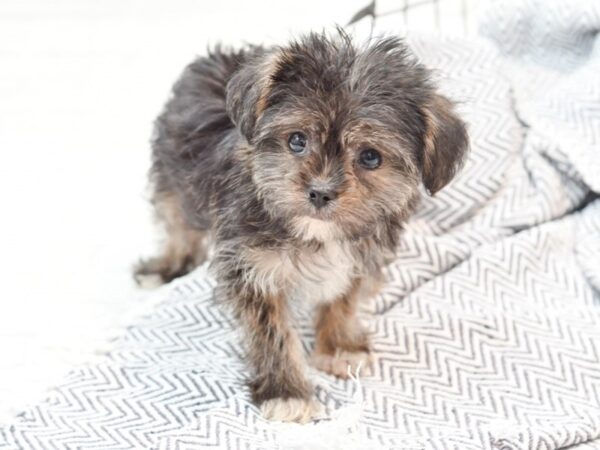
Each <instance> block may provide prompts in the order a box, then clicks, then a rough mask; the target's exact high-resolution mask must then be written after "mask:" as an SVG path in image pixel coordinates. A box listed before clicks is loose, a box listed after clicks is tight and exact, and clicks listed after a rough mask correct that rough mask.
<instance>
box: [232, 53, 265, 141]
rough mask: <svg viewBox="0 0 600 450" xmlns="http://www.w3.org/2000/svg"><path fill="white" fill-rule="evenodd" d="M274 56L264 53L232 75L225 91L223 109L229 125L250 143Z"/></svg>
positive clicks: (262, 107) (262, 105) (262, 109)
mask: <svg viewBox="0 0 600 450" xmlns="http://www.w3.org/2000/svg"><path fill="white" fill-rule="evenodd" d="M276 68H277V55H276V54H267V55H263V56H260V57H258V58H257V59H255V60H253V61H250V62H247V63H245V64H244V65H242V67H241V68H240V69H238V71H237V72H235V73H234V74H233V76H232V77H231V79H230V80H229V82H228V83H227V87H226V89H225V95H226V100H225V107H226V110H227V114H228V115H229V117H230V118H231V120H232V122H233V123H234V124H235V125H236V126H237V127H238V128H239V130H240V131H241V132H242V134H243V135H244V136H245V137H246V139H248V141H250V140H251V139H252V136H253V134H254V126H255V125H256V121H257V120H258V118H259V117H260V116H261V114H262V113H263V112H264V110H265V109H266V107H267V99H268V94H269V91H270V88H271V83H272V73H273V72H274V71H275V70H276Z"/></svg>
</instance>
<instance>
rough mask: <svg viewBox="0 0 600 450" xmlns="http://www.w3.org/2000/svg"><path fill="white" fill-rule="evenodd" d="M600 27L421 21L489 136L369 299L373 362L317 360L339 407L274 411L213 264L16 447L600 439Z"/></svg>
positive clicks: (548, 443)
mask: <svg viewBox="0 0 600 450" xmlns="http://www.w3.org/2000/svg"><path fill="white" fill-rule="evenodd" d="M599 29H600V7H599V6H598V4H597V2H593V1H590V2H589V3H584V2H582V3H577V4H576V3H575V2H557V1H546V0H544V1H542V0H527V1H514V2H507V1H500V2H494V3H493V4H492V8H491V9H489V10H488V12H487V14H486V15H484V17H483V23H482V33H483V34H484V35H485V37H486V39H482V40H481V42H478V43H473V42H466V41H460V40H442V41H440V40H432V39H430V38H429V39H427V38H421V37H411V38H409V39H408V42H409V44H410V46H411V47H412V48H413V50H414V51H415V53H416V54H417V55H418V56H419V57H420V59H422V60H423V61H424V62H425V63H426V64H428V65H429V66H432V67H435V68H437V69H438V73H439V75H440V78H441V83H442V85H443V88H444V90H445V91H446V92H447V93H448V95H450V96H451V97H452V98H454V99H456V100H457V101H458V102H459V104H460V109H461V112H462V114H463V115H464V117H465V119H466V120H467V121H468V123H469V129H470V135H471V139H472V151H471V155H470V158H469V160H468V163H467V165H466V167H465V169H464V171H463V172H462V173H461V175H460V177H459V178H458V179H457V180H456V181H455V182H454V183H453V184H452V185H451V186H450V187H448V188H447V189H445V190H443V191H442V192H441V193H440V194H439V195H437V196H436V197H435V198H425V200H424V202H423V204H422V206H421V208H420V210H419V212H418V214H417V215H416V216H415V217H414V218H413V220H412V221H411V222H410V223H409V224H408V226H407V228H406V233H405V235H404V239H403V241H402V244H401V247H400V249H399V255H398V259H397V260H396V262H395V263H393V264H392V265H391V266H390V267H389V269H388V271H387V279H388V282H387V284H386V286H385V288H384V289H383V291H382V292H381V294H380V295H379V296H378V297H377V298H376V299H374V301H373V302H372V303H371V304H370V305H368V307H367V309H366V310H365V311H363V317H364V319H365V321H366V323H368V324H369V326H370V328H371V331H372V334H373V343H374V350H375V355H376V360H375V368H374V374H373V375H372V376H371V377H369V378H365V379H360V380H354V381H353V380H346V381H342V380H337V379H334V378H331V377H329V376H327V375H324V374H322V373H319V372H316V371H315V372H312V373H311V377H312V378H313V380H314V383H315V385H316V386H317V396H318V398H319V400H320V401H321V402H322V403H323V404H324V405H325V406H326V408H327V410H328V411H329V417H328V418H326V419H324V420H322V421H320V422H319V423H317V424H312V425H306V426H300V425H289V426H288V425H286V426H283V425H278V424H272V423H268V422H266V421H265V420H263V418H262V417H261V416H260V414H259V411H258V410H257V408H255V407H254V406H253V405H252V404H251V402H250V401H249V395H248V391H247V389H246V388H245V387H244V377H245V368H244V364H243V362H242V360H241V358H240V345H239V337H238V335H237V330H236V327H235V324H234V322H233V321H232V319H231V317H230V315H229V313H228V312H227V311H226V310H224V309H222V308H221V307H220V305H218V304H216V303H215V302H214V300H213V297H212V289H213V287H214V286H213V281H212V280H211V279H210V278H209V277H208V276H207V274H206V271H205V269H204V268H200V269H199V270H198V271H196V272H195V273H194V274H192V275H190V276H188V277H187V278H185V279H182V280H179V281H177V282H175V283H174V284H172V285H171V286H168V287H166V288H165V289H164V291H163V292H164V295H165V298H164V301H163V302H162V303H160V304H159V306H158V307H157V308H156V309H155V310H154V312H153V313H152V314H151V315H150V316H149V317H147V318H146V319H144V320H143V321H141V322H140V323H138V324H137V325H134V326H131V327H130V328H128V330H127V331H126V333H125V334H124V336H123V337H122V338H121V339H119V340H118V341H117V342H116V344H115V348H114V349H113V351H111V353H110V354H108V355H107V356H106V357H105V359H104V360H103V362H101V363H98V364H92V365H87V366H85V367H81V368H79V369H77V370H75V371H73V372H72V373H71V374H70V376H69V377H68V378H67V379H65V380H64V382H63V383H62V384H61V385H60V386H58V387H56V388H55V389H54V390H53V391H52V392H51V393H50V395H49V398H48V399H47V401H45V402H43V403H40V404H38V405H35V406H33V407H31V408H29V409H28V410H26V411H24V412H23V413H22V414H21V415H20V416H18V417H16V418H15V420H14V422H13V423H12V424H10V425H9V426H6V427H4V428H1V429H0V448H1V449H17V448H25V449H64V448H69V449H75V448H77V449H79V448H81V449H91V448H94V449H96V448H98V449H99V448H104V449H109V448H110V449H117V448H118V449H134V448H155V449H175V448H177V449H180V448H181V449H183V448H190V449H191V448H194V449H198V448H207V447H215V448H235V449H238V448H240V449H241V448H244V449H276V448H309V449H315V448H344V449H347V448H361V449H362V448H395V449H429V448H436V449H437V448H439V449H451V448H455V449H461V450H469V449H515V450H516V449H559V448H565V447H570V446H575V447H574V448H576V449H578V450H583V449H591V448H598V449H600V199H598V193H600V75H599V74H600V37H599V36H598V33H597V32H598V30H599ZM297 320H298V323H299V326H300V328H301V330H302V332H303V337H304V344H305V346H306V348H307V350H308V348H310V346H311V345H312V342H311V340H312V329H311V320H310V317H308V316H307V315H306V314H305V313H302V312H299V313H298V317H297Z"/></svg>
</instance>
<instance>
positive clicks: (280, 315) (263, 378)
mask: <svg viewBox="0 0 600 450" xmlns="http://www.w3.org/2000/svg"><path fill="white" fill-rule="evenodd" d="M237 297H238V298H237V300H238V301H237V312H238V317H239V320H240V322H241V324H242V325H243V328H244V331H245V336H246V345H247V350H248V359H249V362H250V365H251V368H252V370H253V377H252V379H251V381H250V389H251V393H252V399H253V400H254V402H255V403H256V404H258V405H260V407H261V410H262V412H263V414H264V415H265V417H266V418H268V419H271V420H281V421H291V422H307V421H309V420H310V419H311V418H312V417H313V416H314V415H315V414H316V413H317V412H318V410H319V408H318V403H317V402H316V401H315V400H314V399H313V397H312V394H313V391H312V386H311V384H310V382H309V381H308V380H307V378H306V376H305V371H306V362H305V358H304V355H303V352H302V347H301V345H300V340H299V338H298V335H297V333H296V331H295V330H294V329H293V327H292V326H291V323H290V318H289V314H288V309H287V302H286V299H285V298H283V297H282V296H281V295H276V294H264V293H257V292H256V291H254V290H253V291H252V292H249V291H246V292H245V293H243V294H238V296H237Z"/></svg>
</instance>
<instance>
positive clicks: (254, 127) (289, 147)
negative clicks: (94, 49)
mask: <svg viewBox="0 0 600 450" xmlns="http://www.w3.org/2000/svg"><path fill="white" fill-rule="evenodd" d="M428 76H429V72H428V71H427V70H426V69H425V68H424V67H423V66H421V65H420V64H418V63H417V62H416V61H415V60H414V59H413V58H412V57H411V56H410V55H409V54H408V51H407V49H406V47H405V46H404V44H403V43H402V42H401V41H400V40H399V39H396V38H387V39H381V40H378V41H376V42H373V43H371V44H369V45H367V46H365V47H360V48H359V47H357V46H356V45H354V44H353V43H352V42H351V40H350V39H349V38H348V37H347V36H346V35H344V34H343V33H338V34H336V35H335V36H327V35H325V34H309V35H307V36H306V37H304V38H302V39H300V40H298V41H295V42H292V43H291V44H289V45H287V46H282V47H273V48H262V47H250V48H247V49H244V50H241V51H237V52H229V51H227V52H225V51H222V50H221V49H219V48H217V49H216V50H215V51H213V52H212V53H210V54H209V55H208V56H206V57H202V58H199V59H197V60H196V61H194V62H193V63H192V64H190V65H189V66H188V67H187V68H186V69H185V71H184V73H183V75H182V76H181V78H180V80H179V81H178V82H177V83H176V85H175V86H174V88H173V95H172V97H171V99H170V100H169V102H168V103H167V105H166V107H165V110H164V112H163V113H162V114H161V115H160V117H159V118H158V120H157V122H156V133H155V137H154V140H153V147H152V148H153V167H152V172H151V181H152V186H153V189H154V196H153V202H154V205H155V207H156V210H157V214H158V216H159V218H160V219H161V220H162V221H163V223H164V225H165V227H166V230H167V233H168V239H167V242H166V245H165V248H164V251H163V253H162V254H161V256H160V257H158V258H156V259H152V260H150V261H147V262H145V263H143V264H142V265H141V266H140V267H139V268H138V270H137V276H138V278H141V277H142V276H148V275H154V276H158V277H160V279H161V281H163V282H166V281H169V280H171V279H173V278H175V277H178V276H180V275H182V274H185V273H186V272H188V271H189V270H191V269H192V268H193V267H195V266H196V265H198V264H200V263H201V262H202V261H204V259H205V258H206V256H207V245H210V247H211V249H212V250H211V254H212V261H211V267H212V269H213V270H214V273H215V275H216V277H217V280H218V291H217V293H218V295H219V296H220V297H221V298H222V301H223V302H227V303H229V304H230V305H232V306H233V310H234V311H235V313H236V316H237V319H238V321H239V324H240V326H241V327H242V328H243V330H244V332H245V344H246V347H247V357H248V362H249V365H250V366H251V369H252V377H251V380H250V383H249V384H250V388H251V393H252V396H253V399H254V401H255V402H256V403H257V404H260V405H261V406H262V409H263V412H264V413H265V415H266V416H267V417H269V418H272V419H280V420H293V421H306V420H309V419H310V418H311V417H312V416H313V415H314V414H315V413H316V411H317V409H318V408H317V406H316V403H315V402H314V401H313V400H312V388H311V384H310V382H309V381H308V379H307V377H306V375H305V369H306V363H305V356H304V355H303V352H302V347H301V345H300V342H299V339H298V336H297V334H296V331H295V330H294V327H293V324H292V323H291V319H290V313H289V307H290V305H291V303H293V302H296V303H299V304H302V305H308V306H310V307H313V308H315V310H316V314H315V317H316V322H315V323H316V346H315V349H314V354H313V355H312V363H313V364H314V365H315V366H316V367H318V368H320V369H322V370H324V371H326V372H328V373H331V374H334V375H336V376H341V377H344V376H347V369H348V366H349V367H350V368H351V369H356V367H357V366H358V364H359V363H365V364H368V362H369V361H370V346H369V340H368V336H367V334H366V333H365V331H364V330H363V329H362V327H361V325H360V323H359V322H358V320H357V318H356V309H357V302H358V301H359V300H361V299H362V298H365V297H369V296H371V295H373V294H374V293H375V292H376V290H377V286H378V285H379V283H380V279H381V268H382V267H383V266H384V264H385V263H386V261H388V260H389V259H390V258H391V257H393V255H394V250H395V247H396V244H397V242H398V238H399V234H400V232H401V229H402V224H403V223H404V222H405V221H406V219H407V218H408V217H409V216H410V214H411V213H412V212H413V211H414V209H415V207H416V206H417V203H418V200H419V197H420V188H419V187H420V185H421V183H422V184H424V186H425V188H426V189H427V190H428V191H429V193H430V194H434V193H435V192H437V191H438V190H440V189H441V188H442V187H444V186H445V185H446V184H447V183H448V182H449V181H450V180H451V179H452V177H453V176H454V174H455V172H456V170H457V169H458V168H459V166H460V164H461V162H462V160H463V156H464V154H465V151H466V149H467V146H468V140H467V133H466V130H465V126H464V124H463V122H462V121H461V120H460V119H459V118H458V117H457V116H456V115H455V113H454V112H453V109H452V105H451V103H450V102H449V101H448V100H447V99H445V98H444V97H442V96H440V95H439V94H438V93H436V90H435V88H434V86H433V85H432V83H431V82H430V81H429V79H428Z"/></svg>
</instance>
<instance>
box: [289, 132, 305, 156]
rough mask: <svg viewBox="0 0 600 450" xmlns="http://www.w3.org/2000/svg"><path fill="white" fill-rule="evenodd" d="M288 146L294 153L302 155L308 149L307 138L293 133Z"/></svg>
mask: <svg viewBox="0 0 600 450" xmlns="http://www.w3.org/2000/svg"><path fill="white" fill-rule="evenodd" d="M288 145H289V147H290V150H291V151H293V152H294V153H302V152H303V151H304V150H305V149H306V136H305V135H304V134H302V133H297V132H296V133H292V134H290V137H289V139H288Z"/></svg>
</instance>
